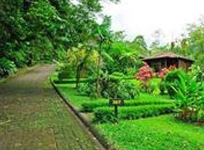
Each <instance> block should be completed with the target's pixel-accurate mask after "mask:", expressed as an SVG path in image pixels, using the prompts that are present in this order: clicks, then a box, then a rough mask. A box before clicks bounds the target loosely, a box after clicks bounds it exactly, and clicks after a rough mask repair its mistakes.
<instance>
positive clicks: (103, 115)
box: [93, 104, 175, 123]
mask: <svg viewBox="0 0 204 150" xmlns="http://www.w3.org/2000/svg"><path fill="white" fill-rule="evenodd" d="M174 106H175V105H174V104H161V105H141V106H137V107H120V108H119V110H118V112H119V113H118V119H122V120H133V119H139V118H145V117H150V116H158V115H162V114H168V113H172V112H173V109H174ZM93 121H94V122H95V123H105V122H116V121H117V118H115V116H114V107H99V108H96V109H95V110H94V119H93Z"/></svg>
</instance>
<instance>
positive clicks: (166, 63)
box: [142, 52, 194, 72]
mask: <svg viewBox="0 0 204 150" xmlns="http://www.w3.org/2000/svg"><path fill="white" fill-rule="evenodd" d="M142 60H143V61H144V62H146V63H147V64H148V65H149V66H150V67H151V68H153V69H154V70H155V71H156V72H158V71H159V70H161V69H162V68H169V67H170V66H175V67H176V68H183V69H184V70H186V71H187V70H188V68H189V67H190V66H191V65H192V63H193V62H194V61H193V60H192V59H189V58H186V57H183V56H180V55H177V54H175V53H172V52H165V53H160V54H158V55H155V56H153V57H144V58H143V59H142Z"/></svg>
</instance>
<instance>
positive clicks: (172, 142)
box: [97, 115, 204, 150]
mask: <svg viewBox="0 0 204 150" xmlns="http://www.w3.org/2000/svg"><path fill="white" fill-rule="evenodd" d="M97 128H98V129H99V130H100V132H101V134H103V135H105V137H106V138H107V139H108V140H109V141H111V143H112V144H114V145H115V146H116V147H119V148H120V149H121V150H203V149H204V143H203V141H204V134H203V133H204V127H198V126H195V125H190V124H185V123H182V122H179V121H177V120H175V119H174V118H173V116H171V115H165V116H160V117H153V118H147V119H139V120H131V121H120V122H119V123H118V124H110V123H108V124H98V125H97Z"/></svg>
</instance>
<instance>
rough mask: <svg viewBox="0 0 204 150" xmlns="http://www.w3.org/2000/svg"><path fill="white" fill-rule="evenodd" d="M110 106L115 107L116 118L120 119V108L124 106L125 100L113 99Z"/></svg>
mask: <svg viewBox="0 0 204 150" xmlns="http://www.w3.org/2000/svg"><path fill="white" fill-rule="evenodd" d="M109 104H110V106H114V114H115V117H116V118H118V106H123V105H124V99H122V98H112V99H110V101H109Z"/></svg>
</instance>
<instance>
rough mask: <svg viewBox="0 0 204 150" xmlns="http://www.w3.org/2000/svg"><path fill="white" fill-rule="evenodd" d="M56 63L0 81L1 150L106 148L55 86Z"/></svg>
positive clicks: (90, 149) (92, 149) (83, 149)
mask: <svg viewBox="0 0 204 150" xmlns="http://www.w3.org/2000/svg"><path fill="white" fill-rule="evenodd" d="M54 69H55V66H54V65H41V66H39V67H36V68H35V69H33V70H30V71H28V72H27V73H25V74H22V75H18V76H16V77H14V78H11V79H9V80H7V81H6V82H4V83H1V84H0V150H100V149H102V147H100V145H99V144H98V142H97V141H96V139H95V138H94V137H93V136H92V135H91V134H90V133H89V132H88V131H87V129H86V128H85V127H84V126H83V125H82V124H81V123H80V122H79V121H78V119H77V118H76V117H75V116H74V115H73V113H72V112H71V111H70V109H69V108H67V106H66V105H64V103H63V102H62V101H61V99H60V98H59V97H58V95H57V94H56V92H55V91H54V90H53V89H52V87H51V85H50V83H49V81H48V80H47V79H48V75H49V74H50V73H51V72H52V71H54Z"/></svg>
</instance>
